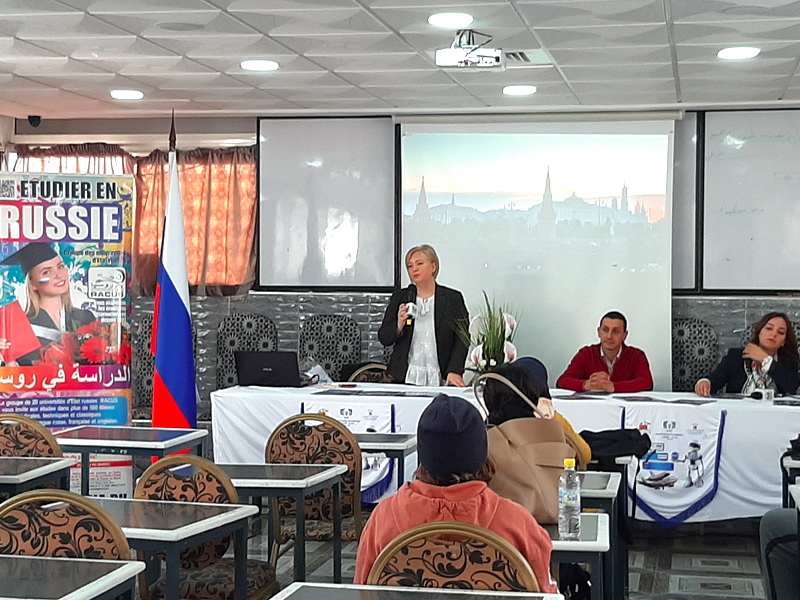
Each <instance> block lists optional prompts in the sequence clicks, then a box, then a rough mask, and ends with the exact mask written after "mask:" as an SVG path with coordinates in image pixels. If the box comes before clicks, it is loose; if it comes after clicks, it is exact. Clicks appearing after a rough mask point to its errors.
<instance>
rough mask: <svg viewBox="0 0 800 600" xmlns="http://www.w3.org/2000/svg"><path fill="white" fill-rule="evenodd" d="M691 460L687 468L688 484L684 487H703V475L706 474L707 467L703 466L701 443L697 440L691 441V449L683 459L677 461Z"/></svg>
mask: <svg viewBox="0 0 800 600" xmlns="http://www.w3.org/2000/svg"><path fill="white" fill-rule="evenodd" d="M686 461H689V465H688V467H687V469H686V471H687V476H686V485H685V486H684V487H687V488H688V487H703V475H705V467H704V466H703V455H702V454H700V444H699V443H697V442H689V451H688V452H687V453H686V454H685V455H684V457H683V458H682V459H679V460H677V461H675V462H686Z"/></svg>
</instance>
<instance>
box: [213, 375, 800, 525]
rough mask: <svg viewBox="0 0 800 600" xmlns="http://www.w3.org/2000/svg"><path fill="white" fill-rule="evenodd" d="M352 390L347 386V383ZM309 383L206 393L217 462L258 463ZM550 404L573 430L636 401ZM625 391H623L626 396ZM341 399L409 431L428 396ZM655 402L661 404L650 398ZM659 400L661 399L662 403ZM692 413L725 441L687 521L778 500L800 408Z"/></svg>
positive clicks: (738, 514)
mask: <svg viewBox="0 0 800 600" xmlns="http://www.w3.org/2000/svg"><path fill="white" fill-rule="evenodd" d="M350 389H352V388H350ZM357 389H366V390H370V389H375V390H381V391H405V392H409V393H428V394H430V393H437V392H440V391H446V392H447V393H448V394H452V395H460V396H462V397H463V398H466V399H468V400H470V401H471V402H473V403H474V402H475V399H474V397H473V395H472V390H471V389H469V388H467V389H462V390H459V389H457V388H452V387H450V388H446V390H444V389H442V388H409V387H407V386H399V385H381V384H358V388H357ZM318 390H319V388H316V387H306V388H290V389H285V388H253V387H250V388H243V387H234V388H228V389H226V390H220V391H217V392H212V394H211V403H212V415H213V416H212V418H213V440H214V459H215V460H216V461H217V462H219V463H259V462H263V461H264V449H265V447H266V443H267V438H268V437H269V435H270V433H271V432H272V430H273V429H274V428H275V427H276V426H277V425H278V424H279V423H280V422H281V421H283V420H284V419H285V418H286V417H289V416H291V415H293V414H297V413H299V412H300V410H301V405H302V403H303V402H304V401H314V402H319V400H320V399H324V398H326V396H320V395H314V392H316V391H318ZM552 391H553V395H554V400H553V402H554V404H555V406H556V409H557V410H558V411H559V412H560V413H561V414H563V415H564V416H565V417H567V419H568V420H569V421H570V423H572V426H573V427H574V428H575V430H576V431H582V430H584V429H590V430H593V431H599V430H602V429H616V428H619V427H620V424H621V419H622V411H623V408H624V407H625V406H634V405H639V403H632V402H629V401H624V400H619V399H616V398H614V397H613V396H612V397H609V398H604V399H601V400H566V399H559V398H558V395H564V394H565V393H569V392H564V390H552ZM644 395H647V396H650V397H652V398H658V399H663V400H675V399H679V398H688V397H691V398H696V396H694V394H688V393H672V392H648V393H646V394H644ZM627 396H630V394H627ZM327 397H328V398H331V399H332V401H333V400H334V399H337V398H338V399H340V400H346V401H348V402H364V403H368V404H375V403H381V404H385V403H390V404H394V405H395V409H396V411H395V412H396V417H395V423H396V430H397V431H399V432H414V431H416V426H417V420H418V419H419V415H420V414H421V413H422V411H423V409H424V408H425V407H426V406H427V405H428V403H429V402H430V400H431V398H430V397H413V396H408V397H387V396H378V397H372V396H327ZM654 406H661V405H660V404H656V405H654ZM665 406H666V405H665ZM683 408H684V409H686V410H693V411H698V412H699V411H713V412H715V413H718V412H719V411H720V410H726V411H727V419H726V424H725V433H724V444H723V450H722V455H721V460H720V467H719V490H718V491H717V494H716V497H715V498H714V500H713V501H712V502H711V503H710V504H709V505H708V506H706V507H704V508H703V509H702V510H701V511H700V512H699V513H697V514H696V515H694V516H693V517H691V518H690V519H689V521H716V520H722V519H733V518H742V517H758V516H761V515H763V514H764V513H765V512H766V511H767V510H769V509H771V508H776V507H779V506H780V504H781V487H780V486H781V473H780V466H779V464H778V461H779V458H780V455H781V454H782V453H783V451H784V450H785V449H786V447H787V445H788V440H790V439H793V438H795V437H796V436H797V434H798V432H800V407H785V406H784V407H779V406H773V405H772V404H771V403H769V402H758V401H754V400H744V399H741V400H739V399H734V400H727V399H720V400H718V401H717V402H714V403H712V404H706V405H703V406H685V407H683ZM415 467H416V455H412V456H410V457H408V461H407V462H406V474H407V476H408V478H410V477H411V476H412V475H413V472H414V468H415Z"/></svg>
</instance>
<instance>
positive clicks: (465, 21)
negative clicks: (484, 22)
mask: <svg viewBox="0 0 800 600" xmlns="http://www.w3.org/2000/svg"><path fill="white" fill-rule="evenodd" d="M472 20H473V19H472V15H468V14H467V13H436V14H435V15H431V16H430V17H428V23H430V24H431V25H433V26H434V27H445V28H447V29H460V28H462V27H466V26H467V25H470V24H471V23H472Z"/></svg>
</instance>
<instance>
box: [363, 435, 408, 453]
mask: <svg viewBox="0 0 800 600" xmlns="http://www.w3.org/2000/svg"><path fill="white" fill-rule="evenodd" d="M354 435H355V436H356V441H357V442H358V445H359V447H360V448H361V449H362V450H374V451H376V452H379V451H381V450H412V449H414V448H416V447H417V436H416V435H415V434H413V433H371V432H365V433H356V434H354Z"/></svg>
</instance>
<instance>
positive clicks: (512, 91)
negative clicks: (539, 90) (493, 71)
mask: <svg viewBox="0 0 800 600" xmlns="http://www.w3.org/2000/svg"><path fill="white" fill-rule="evenodd" d="M503 93H504V94H505V95H506V96H533V95H534V94H535V93H536V86H535V85H507V86H506V87H504V88H503Z"/></svg>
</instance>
